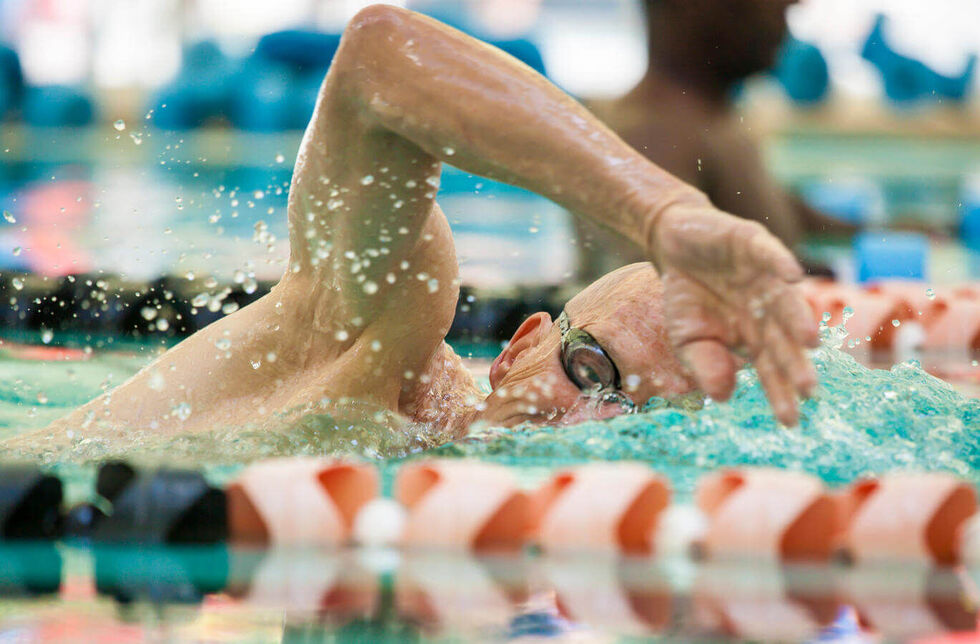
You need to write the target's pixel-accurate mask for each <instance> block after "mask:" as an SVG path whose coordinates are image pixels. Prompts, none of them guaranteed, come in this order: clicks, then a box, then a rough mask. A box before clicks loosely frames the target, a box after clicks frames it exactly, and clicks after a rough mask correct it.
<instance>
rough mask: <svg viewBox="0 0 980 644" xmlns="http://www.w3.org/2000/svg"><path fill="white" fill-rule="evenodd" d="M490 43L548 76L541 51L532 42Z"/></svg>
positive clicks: (522, 39)
mask: <svg viewBox="0 0 980 644" xmlns="http://www.w3.org/2000/svg"><path fill="white" fill-rule="evenodd" d="M488 42H489V43H490V44H491V45H493V46H494V47H496V48H498V49H500V50H503V51H505V52H507V53H508V54H510V55H511V56H513V57H514V58H516V59H517V60H519V61H521V62H522V63H524V64H525V65H527V66H528V67H530V68H531V69H533V70H534V71H536V72H538V73H539V74H541V75H542V76H547V75H548V73H547V70H546V69H545V66H544V58H542V57H541V50H540V49H538V46H537V45H535V44H534V43H533V42H531V41H530V40H527V39H525V38H516V39H514V40H491V41H488Z"/></svg>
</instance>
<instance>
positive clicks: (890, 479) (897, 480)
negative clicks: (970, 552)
mask: <svg viewBox="0 0 980 644" xmlns="http://www.w3.org/2000/svg"><path fill="white" fill-rule="evenodd" d="M841 502H842V506H841V507H842V513H843V520H844V524H845V525H846V528H845V530H844V533H843V535H844V547H845V550H846V551H847V553H848V554H849V555H850V556H851V557H852V558H853V559H854V560H855V561H857V562H863V561H874V560H883V559H884V560H887V559H920V560H926V561H932V562H934V563H938V564H954V563H957V562H958V561H959V560H960V552H959V550H960V549H959V537H960V534H959V533H960V531H961V527H962V526H963V525H964V523H965V522H966V521H967V519H969V518H970V517H971V516H972V515H973V514H974V513H976V511H977V495H976V492H975V491H974V490H973V487H972V486H970V485H969V484H967V483H964V482H963V481H960V480H959V479H957V478H956V477H955V476H953V475H951V474H944V473H938V472H929V473H927V472H922V473H914V472H896V473H892V474H887V475H885V476H882V477H881V478H879V479H872V480H867V481H859V482H857V483H855V484H854V485H853V486H851V488H850V490H849V491H848V492H847V493H845V494H844V495H842V497H841Z"/></svg>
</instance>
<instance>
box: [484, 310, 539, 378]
mask: <svg viewBox="0 0 980 644" xmlns="http://www.w3.org/2000/svg"><path fill="white" fill-rule="evenodd" d="M550 331H551V316H550V315H548V314H547V313H544V312H543V311H542V312H538V313H535V314H534V315H532V316H531V317H529V318H528V319H526V320H524V322H522V323H521V326H519V327H517V331H515V332H514V335H513V336H511V338H510V342H508V343H507V346H506V347H504V350H503V351H501V352H500V355H499V356H497V359H496V360H494V361H493V364H492V365H490V387H491V388H493V389H496V388H497V385H498V384H499V383H500V381H501V380H503V379H504V376H506V375H507V372H508V371H510V368H511V366H512V365H513V364H514V361H515V360H517V356H519V355H521V354H522V353H523V352H524V351H526V350H528V349H530V348H532V347H535V346H537V345H538V344H540V343H541V342H543V341H544V339H545V338H546V337H548V333H549V332H550Z"/></svg>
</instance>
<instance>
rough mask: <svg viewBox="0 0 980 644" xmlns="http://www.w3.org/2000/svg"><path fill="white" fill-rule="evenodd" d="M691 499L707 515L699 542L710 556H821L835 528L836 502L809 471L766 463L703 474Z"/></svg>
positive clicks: (827, 554) (826, 554) (826, 551)
mask: <svg viewBox="0 0 980 644" xmlns="http://www.w3.org/2000/svg"><path fill="white" fill-rule="evenodd" d="M696 502H697V505H698V507H699V508H700V509H701V510H702V511H703V512H704V513H705V514H706V515H707V516H708V529H707V532H706V534H705V537H704V541H703V543H702V545H703V547H704V550H705V554H707V555H708V556H709V557H713V556H722V557H726V556H728V557H730V556H746V555H749V556H752V555H755V556H759V555H762V556H766V557H771V558H781V559H787V560H801V559H806V560H827V559H829V558H830V556H831V555H832V554H833V552H834V548H835V539H836V535H837V532H838V504H837V503H836V502H835V500H834V499H833V498H832V497H831V496H830V495H829V494H828V493H827V491H826V489H825V488H824V486H823V483H822V482H821V481H820V480H819V479H817V478H816V477H814V476H811V475H809V474H804V473H801V472H790V471H786V470H776V469H768V468H745V469H741V470H729V471H723V472H718V473H715V474H709V475H707V476H705V477H703V478H702V479H701V480H700V482H699V484H698V488H697V492H696Z"/></svg>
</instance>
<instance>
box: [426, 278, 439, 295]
mask: <svg viewBox="0 0 980 644" xmlns="http://www.w3.org/2000/svg"><path fill="white" fill-rule="evenodd" d="M426 286H428V287H429V292H430V293H435V292H436V291H438V290H439V280H437V279H436V278H434V277H433V278H432V279H430V280H429V281H428V282H426Z"/></svg>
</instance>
